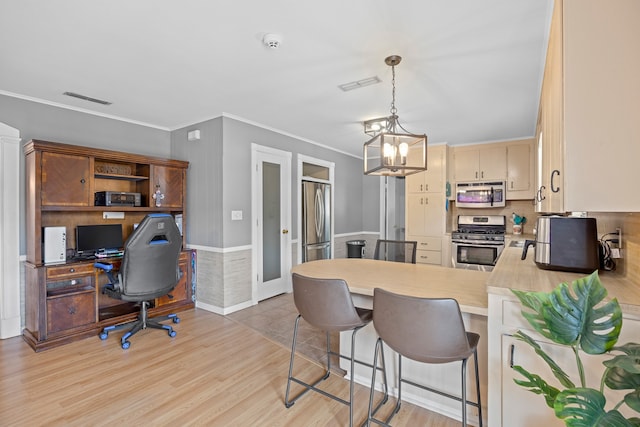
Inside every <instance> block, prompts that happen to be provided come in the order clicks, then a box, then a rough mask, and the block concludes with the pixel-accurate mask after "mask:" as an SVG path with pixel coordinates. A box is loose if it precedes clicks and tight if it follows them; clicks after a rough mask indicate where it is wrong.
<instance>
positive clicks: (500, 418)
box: [292, 245, 640, 427]
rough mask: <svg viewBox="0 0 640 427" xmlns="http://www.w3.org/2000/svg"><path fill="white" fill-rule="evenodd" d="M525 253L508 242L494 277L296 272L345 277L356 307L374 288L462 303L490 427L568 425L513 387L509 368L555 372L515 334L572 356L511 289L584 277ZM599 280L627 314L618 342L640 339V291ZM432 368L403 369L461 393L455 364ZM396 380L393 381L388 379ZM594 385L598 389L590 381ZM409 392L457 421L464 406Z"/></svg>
mask: <svg viewBox="0 0 640 427" xmlns="http://www.w3.org/2000/svg"><path fill="white" fill-rule="evenodd" d="M521 253H522V247H518V246H510V245H507V247H506V248H505V250H504V251H503V253H502V255H501V256H500V259H499V260H498V263H497V265H496V267H495V269H494V270H493V271H492V272H491V273H486V272H480V271H468V270H459V269H451V268H444V267H440V266H434V265H421V264H403V263H394V262H387V261H375V260H367V259H333V260H322V261H314V262H309V263H304V264H300V265H297V266H295V267H293V269H292V271H293V272H294V273H299V274H302V275H306V276H311V277H318V278H341V279H344V280H346V282H347V284H348V285H349V289H350V290H351V293H352V297H353V300H354V303H355V304H356V305H357V306H361V307H369V308H370V307H371V306H372V295H373V289H374V288H376V287H381V288H385V289H387V290H389V291H392V292H396V293H401V294H402V293H403V294H406V295H412V296H420V297H432V298H441V297H450V298H455V299H457V300H458V302H459V304H460V309H461V311H462V314H463V318H464V321H465V325H466V327H467V328H468V330H470V331H473V332H477V333H479V334H480V336H481V338H480V345H479V347H478V359H479V366H480V389H481V395H482V399H483V401H482V403H483V413H484V414H486V415H485V417H487V418H488V425H490V426H492V427H493V426H496V427H500V426H505V427H506V426H514V425H518V426H522V427H533V426H540V425H546V426H549V427H551V426H562V425H564V424H563V423H562V422H561V421H560V420H559V419H557V418H555V416H554V414H553V411H551V410H550V409H549V408H548V407H547V406H546V405H545V403H544V399H543V398H542V397H541V396H537V395H534V394H533V393H531V392H528V391H526V390H525V389H523V388H522V387H519V386H517V385H516V384H515V383H514V382H513V378H514V377H515V372H514V371H513V370H512V369H511V367H510V364H511V363H514V364H519V365H522V366H528V367H530V368H531V370H532V371H536V372H541V373H543V372H544V375H543V377H546V378H551V374H550V373H549V374H547V371H546V370H545V369H548V368H546V366H540V365H539V362H538V359H537V356H535V355H533V354H531V353H532V352H531V351H530V350H529V349H528V348H526V347H525V346H524V345H523V343H521V342H519V341H516V340H515V339H514V338H513V337H512V334H513V333H514V332H515V331H516V330H518V329H523V330H526V332H527V333H528V334H530V335H531V336H533V337H534V338H536V339H540V343H541V345H542V346H543V347H544V348H545V349H546V350H548V351H549V353H550V354H551V355H552V357H554V358H555V359H556V360H557V361H559V363H561V365H562V366H575V363H574V361H573V359H574V356H573V354H568V353H569V352H567V351H566V349H564V348H556V347H558V346H554V345H553V344H549V343H547V342H544V340H543V339H541V337H539V336H536V335H535V332H533V331H531V330H530V326H528V324H527V323H526V322H525V321H524V319H523V317H522V315H521V307H520V303H519V302H518V300H517V299H516V297H515V296H514V295H513V293H512V292H511V289H519V290H523V291H540V292H548V291H550V290H552V289H553V288H554V287H555V286H557V285H558V284H559V283H561V282H569V283H570V282H571V281H573V280H575V279H578V278H580V277H584V276H585V275H586V274H581V273H568V272H561V271H549V270H541V269H539V268H538V267H537V266H536V265H535V263H534V262H533V257H532V256H531V255H529V257H528V258H527V259H525V260H524V261H523V260H521V259H520V256H521ZM600 280H601V281H602V283H603V285H604V286H605V288H607V290H608V292H609V295H608V298H617V299H618V301H619V303H620V306H621V308H622V311H623V317H624V321H623V327H622V333H621V336H620V339H619V343H620V344H622V343H625V342H629V341H633V342H639V341H640V338H639V337H640V287H639V286H638V285H637V284H634V283H632V282H631V281H630V280H628V279H625V278H621V277H620V275H617V274H614V273H610V272H601V273H600ZM433 327H438V325H434V326H433ZM345 338H346V337H341V340H340V347H341V349H342V351H347V352H348V351H349V349H350V339H348V338H346V339H345ZM376 338H377V336H376V333H375V330H374V329H373V326H372V325H369V326H367V327H365V328H364V329H363V330H362V331H360V332H359V333H358V339H357V344H356V345H357V346H358V348H357V349H356V356H357V357H358V358H359V359H362V360H365V361H369V362H370V361H372V359H373V347H374V343H375V340H376ZM387 357H388V355H387ZM514 358H515V360H514ZM608 358H609V357H605V358H604V359H608ZM388 360H391V359H390V358H389V359H388ZM602 360H603V357H602V356H589V357H588V358H587V360H586V362H585V364H586V369H587V371H588V372H589V373H590V374H591V375H592V376H593V377H598V378H599V376H600V375H601V372H602V369H603V367H602ZM583 361H585V360H583ZM387 364H388V365H389V364H390V363H389V362H388V363H387ZM407 365H409V364H407ZM403 366H404V363H403ZM342 368H343V369H344V368H347V369H348V366H346V365H342ZM430 368H434V366H424V365H421V366H420V365H419V366H416V365H413V366H411V367H410V368H407V369H406V371H405V368H403V371H405V372H410V375H412V376H414V377H421V378H428V379H429V380H428V381H429V382H430V383H431V384H432V385H435V386H436V387H443V388H444V390H445V391H449V392H452V393H456V392H457V390H459V383H458V381H457V378H458V376H459V370H458V365H455V366H446V365H441V366H435V368H436V369H430ZM449 368H452V369H449ZM489 372H490V373H491V374H490V375H489ZM467 374H473V369H469V370H468V372H467ZM390 375H393V374H392V373H390ZM588 376H589V374H588ZM355 378H356V381H358V382H360V383H362V384H364V385H367V386H368V385H369V383H370V373H369V372H368V371H367V370H366V369H362V370H361V371H360V370H358V369H356V374H355ZM391 378H393V377H392V376H390V379H391ZM588 380H589V378H588ZM468 384H469V386H470V388H469V389H468V390H467V393H468V394H467V395H468V396H472V395H473V394H474V393H475V390H474V389H473V385H472V382H471V381H468ZM589 385H591V386H593V387H598V386H599V384H598V383H595V382H594V380H593V378H591V380H590V381H589ZM392 391H393V390H392ZM406 391H407V392H408V391H409V389H407V390H406ZM407 392H405V391H404V390H403V399H405V400H407V401H409V402H411V403H415V404H418V405H420V406H423V407H425V408H428V409H430V410H434V411H437V412H440V413H442V414H444V415H447V416H449V417H451V418H455V419H459V414H460V409H459V405H458V404H457V403H456V404H453V405H452V404H451V403H450V402H448V399H444V398H441V397H440V396H433V395H428V394H427V393H423V394H417V393H416V394H410V393H407ZM469 409H470V410H469V415H470V417H471V419H472V420H473V417H474V416H476V415H477V414H474V413H473V412H474V411H475V410H473V411H472V410H471V409H472V408H469Z"/></svg>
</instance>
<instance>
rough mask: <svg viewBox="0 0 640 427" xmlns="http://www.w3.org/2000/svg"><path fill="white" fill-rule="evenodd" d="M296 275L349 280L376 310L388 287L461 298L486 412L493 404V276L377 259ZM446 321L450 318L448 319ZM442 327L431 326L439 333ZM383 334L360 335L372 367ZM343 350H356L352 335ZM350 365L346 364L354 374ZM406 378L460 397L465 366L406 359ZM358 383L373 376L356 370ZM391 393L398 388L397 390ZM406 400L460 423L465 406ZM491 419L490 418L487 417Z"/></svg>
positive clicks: (470, 376) (411, 396) (436, 399)
mask: <svg viewBox="0 0 640 427" xmlns="http://www.w3.org/2000/svg"><path fill="white" fill-rule="evenodd" d="M292 272H293V273H298V274H301V275H303V276H308V277H315V278H325V279H331V278H333V279H335V278H339V279H344V280H345V281H346V282H347V285H348V286H349V290H350V291H351V295H352V298H353V302H354V304H355V305H356V306H359V307H365V308H371V307H372V303H373V290H374V288H378V287H379V288H384V289H386V290H388V291H390V292H395V293H399V294H404V295H411V296H417V297H426V298H455V299H456V300H457V301H458V303H459V305H460V310H461V311H462V317H463V319H464V322H465V327H466V328H467V330H469V331H472V332H476V333H478V334H480V337H481V338H480V343H479V345H478V365H479V370H480V390H481V396H482V405H483V413H484V414H486V403H487V394H486V391H487V378H488V373H487V339H486V337H487V292H486V283H487V280H488V279H489V275H490V273H487V272H482V271H471V270H462V269H453V268H446V267H441V266H436V265H429V264H405V263H398V262H389V261H377V260H371V259H360V258H346V259H344V258H343V259H331V260H321V261H312V262H307V263H303V264H299V265H296V266H295V267H293V269H292ZM443 322H446V319H443ZM440 326H441V325H425V327H433V328H437V327H440ZM376 339H377V334H376V332H375V330H374V328H373V325H371V324H370V325H368V326H366V327H365V328H363V329H362V330H361V331H359V332H358V335H357V340H356V346H357V348H356V358H357V359H359V360H364V361H367V362H372V360H373V349H374V346H375V342H376ZM340 349H341V351H342V352H343V353H348V352H350V350H351V335H350V333H343V334H341V337H340ZM385 353H386V357H387V370H388V373H389V381H390V382H392V381H393V378H394V377H395V369H394V365H395V363H394V362H392V361H393V358H392V357H390V356H392V352H391V350H390V349H389V348H387V349H385ZM348 365H349V364H348V363H344V362H341V367H342V368H343V369H345V370H347V371H348V369H349V366H348ZM402 366H403V377H405V378H422V379H425V378H426V379H428V384H429V385H431V386H433V387H435V388H437V389H441V390H443V391H445V392H448V393H452V394H459V393H460V364H459V363H448V364H441V365H425V364H420V363H415V362H413V361H411V360H409V359H406V358H403V364H402ZM355 380H356V381H357V382H359V383H361V384H364V385H366V386H369V385H370V383H371V372H370V370H369V369H367V368H364V367H360V366H356V372H355ZM474 381H475V380H474V372H473V368H472V367H471V366H470V367H469V368H468V369H467V384H468V385H469V386H468V387H469V388H468V390H467V396H475V393H476V392H475V386H474ZM391 387H392V389H391V390H390V392H391V393H392V394H393V393H394V392H395V389H394V388H393V386H391ZM402 396H403V400H406V401H408V402H411V403H415V404H417V405H420V406H422V407H425V408H427V409H430V410H433V411H436V412H439V413H442V414H444V415H446V416H448V417H451V418H454V419H461V418H460V404H459V403H458V402H456V401H453V400H451V399H447V398H445V397H442V396H438V395H434V394H433V393H428V392H425V391H422V390H419V391H416V389H415V388H410V387H407V388H406V389H403V391H402ZM468 415H469V419H470V420H471V422H472V423H475V421H474V420H475V419H477V415H478V414H477V409H475V408H472V407H469V409H468ZM485 416H486V415H485Z"/></svg>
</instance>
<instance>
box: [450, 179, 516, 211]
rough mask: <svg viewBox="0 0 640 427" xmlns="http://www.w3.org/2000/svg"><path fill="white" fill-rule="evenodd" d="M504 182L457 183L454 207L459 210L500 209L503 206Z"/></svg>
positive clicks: (504, 195)
mask: <svg viewBox="0 0 640 427" xmlns="http://www.w3.org/2000/svg"><path fill="white" fill-rule="evenodd" d="M505 187H506V185H505V182H504V181H488V182H457V183H456V206H457V207H459V208H501V207H504V205H505V197H506V194H505Z"/></svg>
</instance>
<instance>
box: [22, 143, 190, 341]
mask: <svg viewBox="0 0 640 427" xmlns="http://www.w3.org/2000/svg"><path fill="white" fill-rule="evenodd" d="M24 152H25V155H26V189H27V195H26V197H27V199H26V213H27V216H26V232H27V240H26V243H27V262H26V268H25V269H26V292H25V312H26V319H25V329H24V331H23V338H24V340H25V341H26V342H27V343H28V344H29V345H30V346H31V347H32V348H33V349H34V350H35V351H40V350H45V349H48V348H51V347H55V346H58V345H62V344H66V343H68V342H71V341H75V340H77V339H81V338H85V337H87V336H91V335H93V336H95V337H96V339H98V334H99V332H100V330H101V329H102V328H103V327H105V326H108V325H114V324H116V323H122V322H125V321H129V320H133V319H135V317H136V316H137V314H138V311H139V308H138V307H137V306H135V305H134V304H132V303H127V302H124V301H120V300H114V299H112V298H109V297H107V296H106V295H103V294H102V292H101V291H100V289H101V286H102V285H103V284H104V283H106V277H105V275H104V274H101V273H100V272H99V271H98V270H96V269H95V268H94V267H93V263H94V262H95V260H84V261H81V260H74V258H73V257H72V256H67V261H66V263H62V264H55V265H45V264H44V259H43V227H49V226H65V227H66V249H67V253H68V254H70V255H71V254H73V253H74V250H73V249H75V248H76V244H75V229H76V226H77V225H95V224H114V223H121V224H122V233H123V238H124V239H125V240H126V238H127V237H128V236H129V234H131V232H132V231H133V226H134V224H137V223H139V222H140V221H141V220H142V219H143V218H144V216H145V215H146V214H148V213H153V212H166V213H170V214H172V215H174V216H177V215H181V218H182V230H184V231H186V229H187V228H186V211H185V205H186V200H185V195H186V188H187V187H186V171H187V168H188V166H189V163H188V162H185V161H179V160H169V159H160V158H154V157H148V156H142V155H136V154H128V153H122V152H117V151H109V150H100V149H95V148H90V147H81V146H75V145H69V144H60V143H55V142H47V141H38V140H32V141H29V142H28V143H27V144H26V145H25V146H24ZM157 190H160V192H161V193H162V194H164V198H163V199H162V200H161V202H160V205H161V206H156V200H155V199H154V198H153V195H154V193H155V192H156V191H157ZM99 191H115V192H134V193H140V195H141V206H94V194H95V193H96V192H99ZM109 212H123V213H124V218H122V219H107V218H106V216H108V214H109ZM112 215H116V216H121V215H120V214H112ZM178 218H180V217H178ZM182 245H183V248H184V247H185V241H184V233H183V241H182ZM106 261H107V262H114V263H116V264H118V263H119V258H111V259H106ZM194 261H195V253H194V252H193V251H191V250H183V251H182V254H181V256H180V269H181V271H182V273H183V274H182V278H181V280H180V282H179V283H178V285H177V286H176V288H175V289H174V291H173V292H172V294H171V295H172V296H173V298H169V297H162V298H158V299H156V300H155V301H154V303H153V304H152V305H151V307H152V308H151V309H150V310H149V315H150V316H154V315H163V314H168V313H171V312H176V311H182V310H187V309H190V308H193V307H194V302H193V288H192V274H193V262H194Z"/></svg>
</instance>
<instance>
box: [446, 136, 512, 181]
mask: <svg viewBox="0 0 640 427" xmlns="http://www.w3.org/2000/svg"><path fill="white" fill-rule="evenodd" d="M453 169H454V174H453V176H454V181H456V182H462V181H486V180H505V179H506V177H507V150H506V147H505V146H504V145H502V144H483V145H475V146H472V147H456V148H455V149H454V151H453Z"/></svg>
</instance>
